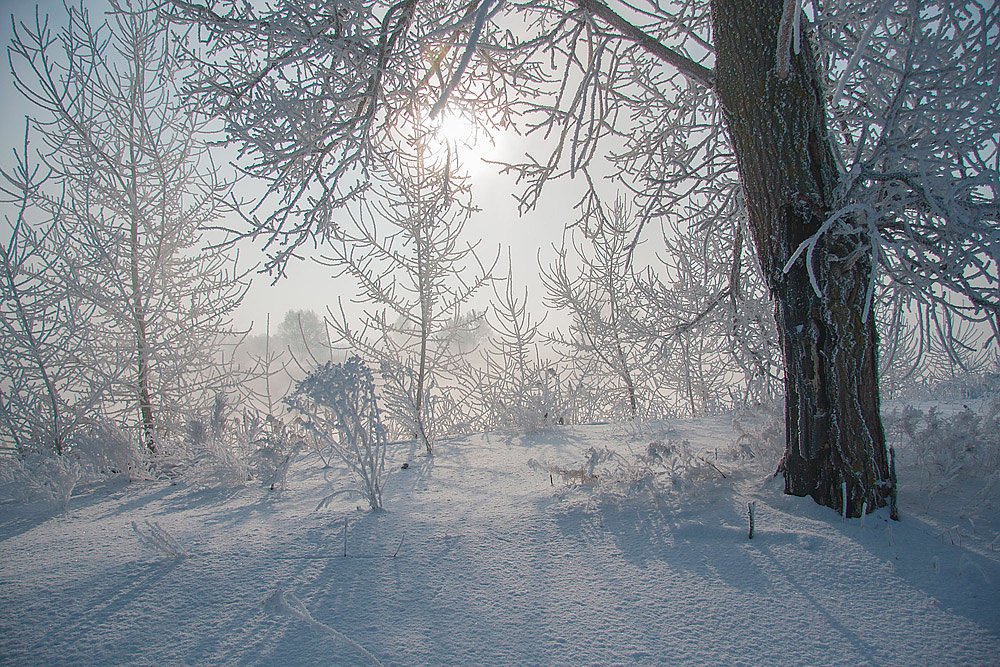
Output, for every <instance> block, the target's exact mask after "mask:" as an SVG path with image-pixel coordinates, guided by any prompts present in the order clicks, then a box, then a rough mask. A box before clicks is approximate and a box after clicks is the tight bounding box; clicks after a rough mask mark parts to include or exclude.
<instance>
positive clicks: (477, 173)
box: [0, 0, 576, 330]
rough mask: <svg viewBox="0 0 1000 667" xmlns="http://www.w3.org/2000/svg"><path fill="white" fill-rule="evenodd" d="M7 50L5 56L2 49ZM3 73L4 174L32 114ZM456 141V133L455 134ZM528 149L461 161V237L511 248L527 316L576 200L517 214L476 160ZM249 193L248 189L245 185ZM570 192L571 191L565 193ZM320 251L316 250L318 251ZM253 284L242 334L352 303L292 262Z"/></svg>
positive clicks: (506, 141)
mask: <svg viewBox="0 0 1000 667" xmlns="http://www.w3.org/2000/svg"><path fill="white" fill-rule="evenodd" d="M39 5H40V8H41V12H42V13H43V14H44V13H45V12H46V11H48V12H49V13H50V14H51V15H52V16H53V19H54V20H55V19H56V17H61V16H63V15H64V14H65V10H64V9H63V6H62V1H61V0H41V2H40V3H39ZM85 5H86V6H87V7H88V8H90V9H91V11H92V12H94V13H96V12H97V11H98V9H99V8H100V7H101V6H102V5H103V3H102V2H98V1H90V0H88V1H87V2H86V3H85ZM34 7H35V3H33V2H29V1H27V0H0V17H3V18H2V32H0V38H2V40H3V44H4V46H5V47H6V46H7V45H8V44H9V42H10V38H11V21H10V17H11V14H12V13H13V14H15V15H16V17H17V18H18V19H19V20H22V21H33V20H34ZM5 50H6V49H5ZM2 68H3V71H2V75H0V109H2V112H3V118H4V119H5V122H4V123H2V124H0V166H2V167H4V168H7V167H8V166H10V165H11V164H12V163H13V159H14V158H13V150H14V148H15V147H17V148H18V149H20V146H21V144H22V142H23V139H24V117H25V115H26V114H30V113H32V108H31V107H30V105H28V104H27V103H26V102H25V101H24V100H23V99H21V97H20V94H19V93H18V92H17V91H16V90H15V89H14V87H13V82H12V75H11V71H10V66H9V63H8V61H7V58H6V56H4V58H3V65H2ZM456 132H457V133H458V134H461V133H462V129H461V128H458V129H457V130H456ZM525 146H527V142H526V141H525V140H523V139H519V138H518V137H516V136H512V137H507V138H498V139H497V141H496V142H494V144H493V145H491V143H490V142H489V141H487V140H485V139H484V140H482V141H479V142H478V143H477V144H476V146H475V147H474V148H472V149H468V151H467V155H466V156H465V158H466V162H467V163H468V164H469V169H470V172H471V173H472V175H473V191H474V194H475V198H476V204H477V205H478V206H479V207H480V208H481V209H482V210H481V212H479V213H475V214H474V215H473V217H472V218H471V219H470V220H469V222H468V223H467V225H466V234H467V238H468V240H469V242H470V243H475V242H477V241H478V242H479V246H478V251H479V252H480V254H481V256H482V257H484V258H485V259H492V258H493V257H494V256H495V255H496V254H497V251H498V250H501V253H500V254H501V256H502V257H503V258H506V257H507V248H508V247H509V248H510V253H511V259H512V262H511V263H512V265H513V274H514V276H515V282H516V283H517V285H518V292H520V290H521V289H522V288H523V287H527V288H528V290H529V302H530V303H531V304H532V308H533V309H534V310H538V309H540V308H541V302H542V297H543V294H542V291H543V288H542V285H541V281H540V278H539V276H538V273H539V271H538V260H537V258H538V256H539V252H541V253H542V257H543V260H544V259H545V258H550V257H553V256H554V254H555V253H554V251H553V250H552V245H553V244H560V243H561V239H562V234H563V228H564V225H565V223H566V222H567V221H569V220H570V219H571V218H572V216H573V210H572V202H575V201H576V199H575V198H573V197H572V195H568V194H567V188H566V187H564V186H560V188H559V189H557V190H553V189H551V188H550V191H549V192H547V193H546V194H545V196H544V197H543V198H542V200H541V201H540V202H539V205H538V207H537V209H536V210H534V211H532V212H530V213H528V214H527V215H525V216H524V217H521V216H519V215H518V212H517V208H516V202H515V200H514V198H513V196H512V193H513V192H514V191H515V184H514V181H513V178H511V177H507V176H500V175H497V174H496V173H495V167H492V166H490V165H483V164H482V163H481V159H482V158H485V159H503V158H507V159H511V160H516V159H517V158H518V157H520V156H522V155H523V152H524V148H525ZM247 185H248V189H249V190H250V191H252V189H253V185H252V184H247ZM569 190H572V186H569ZM259 245H260V244H248V245H246V246H245V247H242V248H241V249H240V258H241V262H242V263H243V267H244V269H249V268H251V267H252V266H253V265H254V264H255V263H257V262H259V261H260V260H261V259H262V255H261V253H260V251H259ZM321 250H322V249H320V252H321ZM498 268H499V272H500V273H501V274H505V273H506V266H505V265H504V266H503V267H498ZM251 276H252V277H253V278H252V284H251V287H250V289H249V291H248V293H247V295H246V297H245V299H244V301H243V304H242V306H241V307H240V309H239V310H238V311H237V314H236V318H235V319H236V324H237V326H239V327H241V328H249V327H251V326H252V327H254V329H255V330H256V329H257V328H258V327H263V325H264V322H265V321H266V319H267V316H268V314H270V317H271V320H274V321H280V319H281V318H282V316H283V315H284V313H285V312H286V311H287V310H289V309H294V310H314V311H316V312H317V313H320V314H322V313H324V312H325V309H326V307H327V306H328V305H330V306H335V304H336V302H337V296H342V297H343V298H344V300H345V301H348V300H351V299H353V298H354V297H355V296H356V295H355V290H354V288H353V285H352V284H350V283H348V282H346V281H345V280H344V279H341V280H339V281H338V280H333V279H332V278H331V269H330V268H328V267H324V266H321V265H318V264H316V263H314V262H312V261H309V260H308V259H306V260H302V261H295V262H292V263H291V264H290V265H289V266H288V269H287V274H286V276H285V277H284V278H282V279H280V280H279V281H278V282H277V284H272V278H271V277H270V276H267V275H260V274H257V273H251ZM488 296H489V295H488V294H484V295H482V296H481V298H480V299H479V303H476V304H474V305H475V306H476V307H478V308H481V307H483V305H485V299H486V298H487V297H488Z"/></svg>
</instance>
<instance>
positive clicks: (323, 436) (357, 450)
mask: <svg viewBox="0 0 1000 667" xmlns="http://www.w3.org/2000/svg"><path fill="white" fill-rule="evenodd" d="M285 402H286V403H287V404H288V406H289V407H290V408H291V409H292V410H293V411H295V412H297V413H298V414H299V417H300V423H301V425H302V427H303V428H304V429H306V430H307V431H309V432H310V434H311V435H312V436H313V438H314V439H315V441H316V442H317V443H318V444H319V446H320V447H321V448H324V449H326V450H327V451H329V452H330V453H332V454H333V455H334V456H335V457H336V458H339V459H340V460H341V461H342V462H343V463H344V464H345V465H346V466H347V468H348V470H349V471H350V472H351V475H352V476H353V477H354V479H355V481H356V482H357V485H358V490H359V491H360V492H361V494H362V496H364V498H365V500H367V501H368V505H369V506H370V507H371V508H372V509H373V510H379V509H382V486H383V481H384V476H385V450H386V434H385V428H384V427H383V425H382V418H381V416H380V414H379V408H378V401H377V400H376V397H375V382H374V380H373V379H372V373H371V371H370V370H369V368H368V366H367V365H366V364H365V363H364V362H363V361H362V360H361V358H360V357H357V356H352V357H350V358H349V359H347V361H345V362H343V363H339V364H335V363H332V362H327V363H326V364H324V365H322V366H319V367H318V368H316V369H315V370H313V371H312V372H310V373H309V374H308V375H307V376H306V377H305V378H304V379H303V380H302V381H301V382H299V383H298V384H297V385H296V387H295V390H294V391H293V392H292V394H291V395H290V396H289V397H288V398H286V399H285Z"/></svg>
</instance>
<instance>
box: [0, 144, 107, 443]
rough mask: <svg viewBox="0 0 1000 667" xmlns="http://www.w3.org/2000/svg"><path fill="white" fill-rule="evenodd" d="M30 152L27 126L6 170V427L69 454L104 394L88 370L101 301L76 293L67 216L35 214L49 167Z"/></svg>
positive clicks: (2, 379) (17, 438) (0, 343)
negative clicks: (91, 330)
mask: <svg viewBox="0 0 1000 667" xmlns="http://www.w3.org/2000/svg"><path fill="white" fill-rule="evenodd" d="M27 156H28V132H27V128H26V130H25V143H24V148H23V150H22V151H21V152H19V153H16V154H15V157H16V160H15V165H14V166H13V167H12V168H11V169H10V170H9V171H2V172H0V174H2V178H3V181H4V182H3V183H2V184H0V192H2V193H3V194H4V195H5V197H4V198H5V200H6V201H5V202H4V203H5V204H7V205H8V206H9V207H10V208H11V209H12V213H11V214H10V215H7V216H5V222H6V224H7V232H8V233H9V237H7V238H6V239H5V240H4V242H3V243H2V245H0V331H2V332H3V335H2V336H0V358H2V359H3V361H2V364H3V366H2V372H0V417H2V431H0V432H5V437H3V440H5V441H9V443H11V444H12V445H13V446H14V449H15V450H16V451H17V452H19V453H22V454H23V453H28V452H32V451H39V450H40V451H42V452H54V453H56V454H62V453H64V451H65V449H66V447H67V445H68V444H69V443H70V441H71V439H72V437H73V436H74V434H75V433H76V432H77V431H78V429H79V428H80V427H81V426H82V424H83V423H84V421H85V418H86V417H87V413H88V412H89V411H90V410H92V409H93V408H94V407H95V404H96V403H97V401H98V400H99V399H100V398H101V396H102V393H103V392H102V383H101V382H100V381H95V378H93V377H91V375H90V373H88V368H89V366H88V363H87V360H92V359H91V355H90V352H91V346H90V345H88V341H87V338H86V335H87V334H86V329H85V326H84V325H85V322H86V321H87V320H88V319H89V318H90V317H91V316H92V315H93V311H94V308H93V306H89V305H88V304H83V303H80V302H79V301H78V300H76V299H73V298H72V288H73V283H74V274H73V268H72V266H69V265H67V264H66V263H65V262H64V261H62V259H61V258H60V256H59V253H58V252H57V251H56V248H55V245H54V244H55V243H56V239H57V238H58V237H59V236H60V231H59V229H58V226H59V223H60V219H59V216H56V217H55V218H54V219H53V218H48V219H42V220H41V221H39V222H36V223H34V224H32V222H30V221H29V218H30V217H31V208H32V201H33V199H34V195H35V193H36V192H37V190H38V188H40V187H42V186H43V185H44V183H45V180H46V172H45V170H43V169H42V168H41V166H40V165H37V164H30V163H29V162H28V159H27ZM57 210H58V209H57Z"/></svg>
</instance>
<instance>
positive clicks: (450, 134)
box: [430, 110, 498, 176]
mask: <svg viewBox="0 0 1000 667" xmlns="http://www.w3.org/2000/svg"><path fill="white" fill-rule="evenodd" d="M430 137H431V145H432V146H433V147H434V151H435V152H440V153H444V152H445V151H450V152H451V155H453V156H455V157H456V158H457V159H456V162H457V164H458V168H459V169H460V170H461V171H463V172H465V173H467V174H469V175H470V176H474V175H476V173H478V172H481V171H483V170H484V169H486V168H488V167H489V165H488V164H487V163H486V162H485V161H486V160H491V159H494V157H495V154H496V152H497V143H498V142H497V140H496V138H495V137H493V136H492V135H491V134H490V133H489V131H488V130H487V129H486V128H484V127H483V126H482V124H479V123H477V122H476V120H475V118H474V117H473V116H472V115H471V114H470V113H469V112H464V111H454V110H448V111H444V112H442V113H441V114H440V115H439V116H438V117H437V118H436V119H435V120H434V121H432V126H431V132H430Z"/></svg>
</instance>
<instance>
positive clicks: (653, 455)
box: [528, 439, 728, 497]
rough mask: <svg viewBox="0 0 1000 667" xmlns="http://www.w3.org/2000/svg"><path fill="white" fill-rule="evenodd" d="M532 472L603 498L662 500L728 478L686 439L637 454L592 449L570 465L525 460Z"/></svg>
mask: <svg viewBox="0 0 1000 667" xmlns="http://www.w3.org/2000/svg"><path fill="white" fill-rule="evenodd" d="M528 466H529V467H530V468H532V469H535V470H539V471H543V472H547V473H548V474H549V475H550V476H551V477H552V479H553V481H554V480H555V478H556V477H558V478H559V479H560V480H561V481H562V482H563V483H565V484H566V485H567V486H588V487H592V488H594V489H596V490H597V493H598V494H600V495H603V496H613V497H626V496H633V495H637V494H640V493H642V492H645V491H648V492H649V493H651V494H652V495H653V496H656V497H662V496H664V495H668V494H671V493H681V494H684V493H690V492H693V491H695V490H697V489H698V488H699V487H701V486H702V485H703V484H704V483H706V482H708V481H709V480H720V479H725V478H727V477H728V475H727V474H726V473H725V472H723V470H722V469H721V468H719V467H718V466H716V465H715V464H713V463H712V462H711V461H709V460H708V459H707V458H706V457H704V456H702V455H699V454H697V453H695V452H694V450H693V448H692V447H691V445H690V443H688V442H687V441H686V440H682V441H681V442H673V441H671V440H669V439H666V440H654V441H652V442H650V443H648V444H647V445H646V447H645V448H644V449H643V450H642V451H640V452H634V451H628V452H621V451H615V450H612V449H609V448H606V447H605V448H601V449H597V448H594V447H591V448H589V449H587V450H586V451H585V452H584V460H583V461H582V462H580V463H577V464H572V465H569V466H562V465H554V464H550V463H542V462H539V461H537V460H535V459H530V460H529V461H528Z"/></svg>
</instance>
